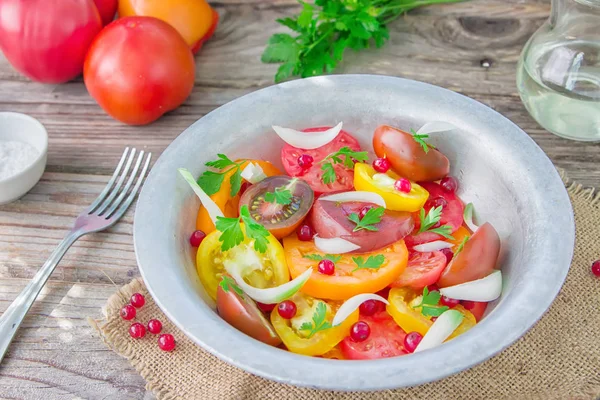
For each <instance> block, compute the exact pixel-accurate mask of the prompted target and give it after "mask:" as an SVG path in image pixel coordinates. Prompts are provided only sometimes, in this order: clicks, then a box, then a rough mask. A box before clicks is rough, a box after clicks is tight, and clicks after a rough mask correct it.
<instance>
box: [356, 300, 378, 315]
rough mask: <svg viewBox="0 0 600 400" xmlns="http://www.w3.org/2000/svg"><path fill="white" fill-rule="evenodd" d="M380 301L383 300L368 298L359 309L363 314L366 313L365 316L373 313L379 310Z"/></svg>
mask: <svg viewBox="0 0 600 400" xmlns="http://www.w3.org/2000/svg"><path fill="white" fill-rule="evenodd" d="M379 303H381V302H380V301H377V300H366V301H363V303H362V304H361V305H360V306H359V307H358V309H359V310H360V313H361V315H364V316H369V315H373V314H375V313H376V312H377V311H379ZM381 304H383V303H381Z"/></svg>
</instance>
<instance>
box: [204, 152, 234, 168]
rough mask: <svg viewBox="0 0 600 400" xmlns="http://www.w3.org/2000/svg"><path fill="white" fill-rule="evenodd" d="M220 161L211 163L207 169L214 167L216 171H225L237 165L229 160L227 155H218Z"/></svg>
mask: <svg viewBox="0 0 600 400" xmlns="http://www.w3.org/2000/svg"><path fill="white" fill-rule="evenodd" d="M217 157H218V159H217V160H215V161H209V162H207V163H206V164H204V165H206V166H207V167H212V168H216V169H225V168H227V167H231V166H232V165H236V164H235V163H234V162H233V161H231V160H230V159H229V157H227V156H226V155H225V154H220V153H219V154H217Z"/></svg>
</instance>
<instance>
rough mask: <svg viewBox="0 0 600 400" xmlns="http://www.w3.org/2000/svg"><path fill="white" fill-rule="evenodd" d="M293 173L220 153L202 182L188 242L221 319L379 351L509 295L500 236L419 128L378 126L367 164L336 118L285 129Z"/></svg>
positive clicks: (410, 343)
mask: <svg viewBox="0 0 600 400" xmlns="http://www.w3.org/2000/svg"><path fill="white" fill-rule="evenodd" d="M273 129H274V131H275V132H276V133H277V134H278V135H279V137H280V138H281V139H282V140H283V143H282V149H281V161H282V164H283V167H284V169H285V172H283V171H280V170H279V169H278V168H277V167H276V166H274V165H273V164H271V163H270V162H268V161H264V160H252V159H239V160H235V159H231V158H229V157H228V156H227V155H225V154H218V155H217V157H216V159H215V160H213V161H210V162H208V163H206V166H207V167H208V170H206V171H205V172H204V173H203V174H202V175H201V176H200V177H199V178H198V179H196V177H194V176H192V175H191V174H190V173H189V172H188V171H187V170H185V169H180V170H179V172H180V173H181V175H182V176H183V177H184V178H185V180H186V181H187V182H188V183H189V185H190V187H191V188H192V189H193V190H194V192H195V193H196V194H197V195H198V197H199V198H200V200H201V202H202V206H201V207H200V210H199V212H198V216H197V222H196V227H197V231H195V232H194V233H193V234H192V236H191V238H190V242H191V244H192V246H198V251H197V258H196V266H197V271H198V276H199V277H200V281H201V282H202V284H203V285H204V288H205V289H206V291H207V293H208V294H209V295H210V296H211V297H212V298H213V299H214V300H215V301H216V305H217V311H218V313H219V314H220V316H221V317H222V318H223V319H224V320H225V321H227V322H228V323H230V324H231V325H232V326H234V327H235V328H237V329H239V330H240V331H242V332H244V333H246V334H247V335H249V336H251V337H253V338H255V339H257V340H260V341H262V342H264V343H267V344H269V345H272V346H279V347H281V348H283V349H286V350H289V351H291V352H294V353H298V354H303V355H308V356H318V357H326V358H334V359H352V360H357V359H377V358H384V357H394V356H400V355H404V354H408V353H413V352H418V351H423V350H427V349H430V348H433V347H435V346H438V345H440V344H442V343H444V342H445V341H448V340H451V339H452V338H454V337H456V336H458V335H460V334H462V333H464V332H466V331H467V330H469V329H471V328H472V327H473V326H475V324H476V323H477V322H478V321H479V320H480V319H481V318H482V316H483V314H484V312H485V309H486V306H487V304H488V302H490V301H493V300H495V299H497V298H498V297H499V296H500V294H501V290H502V274H501V271H500V270H499V269H497V261H498V254H499V251H500V238H499V236H498V233H497V232H496V230H495V229H494V227H493V226H492V225H491V224H489V223H484V224H482V225H481V226H477V225H475V223H474V221H473V217H474V208H473V205H472V204H467V205H465V204H464V203H463V202H462V201H461V199H460V198H459V197H458V195H457V189H458V186H459V182H458V181H457V179H456V178H454V177H452V176H449V175H448V174H449V171H450V162H449V160H448V158H447V157H446V156H445V155H444V154H443V153H442V150H443V149H441V148H437V147H434V146H433V145H431V144H430V143H429V142H428V140H429V139H430V136H431V135H434V134H436V133H438V132H440V131H444V130H451V129H454V127H453V126H450V125H449V124H446V123H440V122H432V123H428V124H425V125H424V126H423V127H421V128H420V129H419V130H418V131H417V132H415V131H413V130H411V131H410V132H405V131H403V130H400V129H397V128H394V127H391V126H387V125H383V126H380V127H378V128H377V129H376V130H375V132H374V134H373V148H374V151H375V154H376V155H377V158H375V159H369V156H368V152H367V151H365V150H363V149H361V146H360V145H359V142H358V141H357V140H356V139H355V138H354V137H353V136H352V134H351V133H349V132H346V131H344V130H342V124H341V123H340V124H338V125H337V126H335V127H318V128H310V129H305V130H304V131H296V130H294V129H290V128H283V127H279V126H274V127H273Z"/></svg>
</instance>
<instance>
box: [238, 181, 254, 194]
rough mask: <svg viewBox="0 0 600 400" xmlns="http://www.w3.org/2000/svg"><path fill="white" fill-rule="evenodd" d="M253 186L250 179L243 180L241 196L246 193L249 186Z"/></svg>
mask: <svg viewBox="0 0 600 400" xmlns="http://www.w3.org/2000/svg"><path fill="white" fill-rule="evenodd" d="M250 186H252V184H251V183H250V182H248V181H244V182H242V186H240V196H241V195H243V194H244V192H245V191H246V190H248V188H249V187H250Z"/></svg>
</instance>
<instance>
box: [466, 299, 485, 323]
mask: <svg viewBox="0 0 600 400" xmlns="http://www.w3.org/2000/svg"><path fill="white" fill-rule="evenodd" d="M460 303H461V304H462V306H463V307H464V308H465V309H467V310H469V311H470V312H471V314H473V316H474V317H475V320H476V321H477V322H479V321H481V318H483V314H485V309H486V308H487V305H488V303H486V302H483V301H466V300H463V301H461V302H460Z"/></svg>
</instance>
